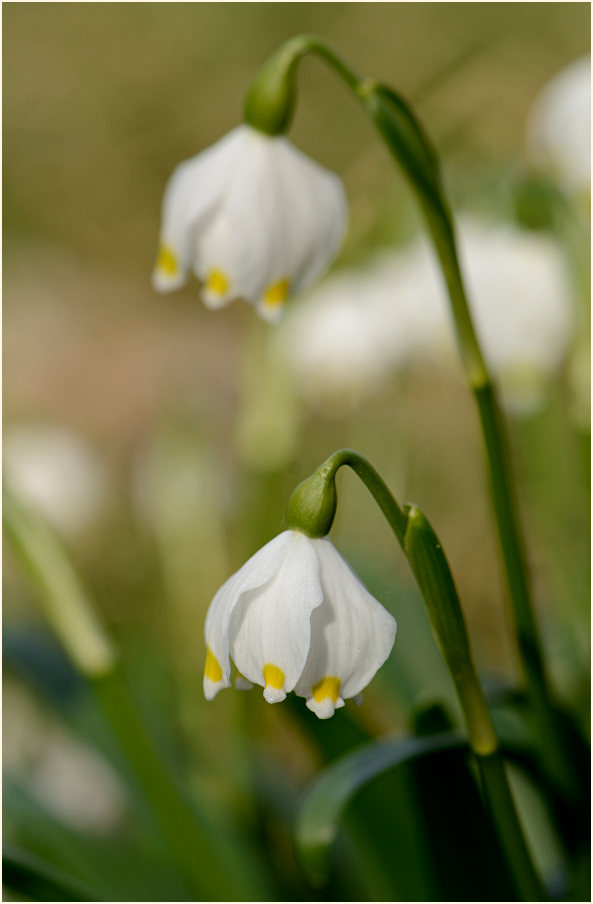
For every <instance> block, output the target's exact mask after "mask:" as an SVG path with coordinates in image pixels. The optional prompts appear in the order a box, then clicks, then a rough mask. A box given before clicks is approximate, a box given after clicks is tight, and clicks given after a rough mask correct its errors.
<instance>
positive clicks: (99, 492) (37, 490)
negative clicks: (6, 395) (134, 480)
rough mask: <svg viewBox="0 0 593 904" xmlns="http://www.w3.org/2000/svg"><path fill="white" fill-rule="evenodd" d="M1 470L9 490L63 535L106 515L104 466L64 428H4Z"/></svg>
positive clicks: (85, 444) (38, 425) (109, 489)
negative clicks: (27, 503) (21, 498)
mask: <svg viewBox="0 0 593 904" xmlns="http://www.w3.org/2000/svg"><path fill="white" fill-rule="evenodd" d="M3 467H4V471H5V474H6V476H7V478H8V480H9V482H10V483H11V484H12V485H13V486H14V487H15V489H16V490H18V491H19V492H20V493H21V494H22V495H23V497H24V498H25V499H26V500H27V501H28V502H29V503H31V504H32V505H34V506H35V508H37V509H39V511H40V512H41V513H42V514H43V515H44V516H45V517H46V518H47V519H48V521H50V522H51V523H52V524H53V526H54V527H56V528H57V529H58V530H59V531H61V532H62V533H64V534H65V535H67V536H68V537H71V538H74V537H76V536H77V535H79V534H81V533H84V532H85V531H86V530H88V529H89V528H91V527H92V526H93V525H94V524H96V523H97V522H98V521H100V519H101V517H103V516H104V515H105V513H106V509H107V507H108V505H107V504H108V502H109V501H110V499H111V494H112V492H113V490H112V487H111V485H110V479H109V474H108V470H107V467H106V465H105V462H104V461H103V460H102V458H101V456H100V454H99V453H98V452H97V451H96V450H95V449H94V448H93V447H92V446H91V445H90V444H89V443H88V442H87V441H86V440H85V439H84V438H83V437H82V436H80V435H78V434H77V433H75V432H73V431H71V430H69V429H66V428H65V427H61V426H58V425H57V424H50V423H45V422H42V421H40V422H30V423H18V424H11V425H9V426H7V427H6V429H5V431H4V465H3Z"/></svg>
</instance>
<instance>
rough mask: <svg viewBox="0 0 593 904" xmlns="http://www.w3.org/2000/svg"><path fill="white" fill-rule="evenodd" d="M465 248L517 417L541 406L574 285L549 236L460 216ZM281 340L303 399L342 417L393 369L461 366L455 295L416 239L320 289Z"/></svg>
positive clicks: (484, 332) (486, 334)
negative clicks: (451, 300)
mask: <svg viewBox="0 0 593 904" xmlns="http://www.w3.org/2000/svg"><path fill="white" fill-rule="evenodd" d="M458 227H459V228H458V238H459V251H460V258H461V263H462V270H463V273H464V277H465V279H466V282H467V287H468V294H469V298H470V305H471V311H472V316H473V318H474V322H475V327H476V331H477V333H478V336H479V338H480V342H481V343H482V347H483V349H484V354H485V357H486V359H487V361H488V364H489V366H490V368H491V370H492V372H493V374H494V375H495V377H496V378H497V380H498V381H500V384H501V387H502V395H503V403H504V404H505V406H506V407H507V409H508V410H509V411H511V412H512V413H513V414H515V415H517V416H521V415H527V414H529V413H531V412H533V411H535V410H537V409H538V407H541V405H542V404H543V403H544V401H545V398H546V389H547V388H548V386H549V385H550V383H551V381H552V380H553V378H554V376H555V374H556V373H557V372H558V371H559V370H560V368H561V367H562V365H563V364H564V362H565V361H566V359H567V356H568V353H569V351H570V348H571V343H572V341H573V337H574V331H575V320H576V318H575V311H574V298H573V294H574V293H573V288H572V286H571V281H570V278H569V274H568V272H567V267H566V263H565V261H564V259H563V255H562V250H561V248H560V247H559V245H558V243H557V242H556V241H555V240H554V238H553V237H552V236H551V235H546V234H543V233H536V232H532V231H527V230H524V229H519V228H518V227H516V226H514V225H511V224H509V223H490V222H486V221H480V220H477V219H472V218H466V217H462V218H461V219H460V221H459V224H458ZM276 341H277V342H278V343H281V347H282V348H283V350H284V355H285V358H286V361H287V362H288V364H289V366H290V367H291V368H292V370H293V372H294V374H295V376H296V377H297V381H298V388H299V391H300V392H301V393H302V395H303V396H304V398H305V399H306V401H307V402H308V403H309V404H311V405H312V406H313V407H315V408H318V409H321V410H322V411H323V412H324V413H334V414H335V413H338V414H343V413H345V412H348V411H349V410H350V409H351V408H352V407H354V406H355V405H357V404H360V403H361V402H362V401H363V400H364V399H365V398H366V397H368V396H370V395H372V393H373V392H375V391H376V390H377V389H378V388H379V387H380V386H381V385H383V384H384V383H386V382H387V381H388V380H389V378H390V377H391V376H392V375H393V374H397V373H400V372H402V371H407V370H410V369H412V368H417V367H427V366H431V367H437V368H439V369H441V370H443V369H444V370H447V369H448V368H449V366H450V364H451V363H453V364H454V366H457V365H456V364H455V362H456V361H457V358H458V356H457V354H456V348H455V337H454V330H453V324H452V318H451V314H450V306H449V302H448V299H447V293H446V289H445V285H444V281H443V279H442V276H441V273H440V271H439V266H438V263H437V260H436V257H435V254H434V251H433V250H432V248H431V247H430V245H429V244H428V242H427V241H426V240H425V239H423V238H421V237H419V238H418V239H416V240H415V241H413V242H412V243H410V244H409V245H408V246H406V247H404V248H402V249H400V250H397V251H385V252H380V253H379V254H376V255H375V256H374V257H373V258H372V259H371V260H370V261H369V262H368V263H367V266H366V267H365V268H364V269H360V270H358V271H343V272H342V273H338V274H336V275H334V276H332V277H330V278H329V279H327V280H326V281H325V282H323V283H322V284H321V285H320V286H319V287H316V288H315V289H314V290H313V291H312V292H311V293H310V294H309V295H308V297H307V298H305V299H304V300H303V302H302V304H300V305H299V306H298V307H296V308H295V309H294V310H293V311H292V312H290V314H289V316H287V318H286V321H285V323H283V324H282V326H281V328H280V331H279V334H278V336H277V337H276Z"/></svg>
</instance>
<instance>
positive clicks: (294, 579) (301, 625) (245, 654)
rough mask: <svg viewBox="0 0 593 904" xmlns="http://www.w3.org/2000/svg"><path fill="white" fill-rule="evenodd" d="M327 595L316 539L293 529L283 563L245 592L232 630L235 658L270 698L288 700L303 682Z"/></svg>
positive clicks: (231, 650)
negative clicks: (314, 622) (314, 623)
mask: <svg viewBox="0 0 593 904" xmlns="http://www.w3.org/2000/svg"><path fill="white" fill-rule="evenodd" d="M322 600H323V591H322V588H321V582H320V569H319V559H318V556H317V555H316V552H315V550H314V548H313V545H312V541H311V540H310V539H309V538H308V537H305V536H304V535H302V534H299V533H297V532H294V531H293V532H291V540H290V543H289V545H288V546H287V547H286V549H285V551H284V556H283V561H282V566H281V568H279V569H278V570H277V572H276V574H275V576H274V577H273V578H272V580H270V581H269V582H268V583H266V584H265V585H263V586H260V587H258V588H256V589H254V590H252V591H250V592H247V593H243V594H242V596H241V600H240V602H239V604H238V605H237V606H236V607H235V608H234V611H233V615H232V618H231V623H230V629H229V639H230V652H231V656H232V658H233V661H234V662H235V664H236V666H237V668H238V669H239V671H240V672H241V674H242V675H244V676H245V677H246V678H247V679H248V680H249V681H251V682H253V683H254V684H260V685H263V686H264V687H265V691H264V696H265V698H266V700H268V702H270V703H272V702H274V703H275V702H278V701H280V700H283V699H284V697H285V696H286V694H287V693H288V692H289V691H291V690H292V689H293V688H294V686H295V684H296V683H297V681H298V679H299V677H300V675H301V672H302V670H303V667H304V665H305V662H306V660H307V655H308V653H309V645H310V639H311V612H312V611H313V610H314V609H315V608H316V607H317V606H320V605H321V602H322Z"/></svg>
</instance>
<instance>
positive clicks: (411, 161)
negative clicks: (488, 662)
mask: <svg viewBox="0 0 593 904" xmlns="http://www.w3.org/2000/svg"><path fill="white" fill-rule="evenodd" d="M306 54H314V55H315V56H317V57H319V58H320V59H322V60H324V61H325V62H326V63H327V64H328V65H329V66H330V67H331V69H332V70H333V71H334V72H336V73H337V75H338V76H339V77H340V78H341V79H342V81H343V82H344V83H345V84H346V86H347V88H348V89H349V90H350V91H351V92H352V93H353V94H354V95H355V96H356V97H357V98H358V100H359V101H360V102H361V103H362V105H363V107H364V108H365V110H366V112H367V113H368V115H369V116H370V117H371V119H372V120H373V123H374V124H375V126H376V127H377V129H378V131H379V133H380V135H381V137H382V138H383V140H384V142H385V144H386V145H387V148H388V150H389V152H390V153H391V155H392V156H393V157H394V158H395V159H396V161H397V162H398V164H399V165H400V166H401V167H402V169H403V172H404V174H405V175H406V177H407V179H408V181H409V183H410V185H411V187H412V189H413V190H414V193H415V195H416V197H417V199H418V201H419V203H420V206H421V208H422V211H423V213H424V216H425V221H426V225H427V228H428V232H429V234H430V237H431V239H432V243H433V245H434V249H435V252H436V254H437V257H438V260H439V263H440V266H441V270H442V273H443V277H444V281H445V284H446V287H447V290H448V294H449V300H450V304H451V311H452V314H453V319H454V324H455V329H456V333H457V339H458V345H459V349H460V354H461V359H462V362H463V366H464V370H465V373H466V377H467V381H468V384H469V386H470V388H471V390H472V393H473V395H474V397H475V400H476V404H477V408H478V413H479V417H480V423H481V427H482V434H483V437H484V442H485V446H486V453H487V459H488V465H489V474H490V484H491V491H492V499H493V504H494V511H495V516H496V523H497V527H498V534H499V538H500V545H501V549H502V555H503V560H504V564H505V571H506V577H507V584H508V588H509V593H510V598H511V602H512V614H513V618H514V622H515V629H516V637H517V643H518V647H519V653H520V657H521V662H522V667H523V671H524V674H525V679H526V685H527V693H528V695H529V697H530V699H531V702H532V706H533V712H534V715H535V719H536V724H537V726H538V731H539V735H540V739H541V754H542V757H543V760H544V762H545V764H546V767H547V771H548V773H549V775H550V776H551V777H553V779H554V781H555V783H556V785H557V786H558V787H559V788H561V789H563V791H564V793H565V794H566V796H567V797H569V798H572V799H574V798H575V794H578V789H577V788H576V787H575V782H574V776H573V775H572V772H571V770H570V767H569V766H568V764H567V760H566V757H565V751H564V747H563V741H562V732H561V731H560V729H559V726H558V719H557V715H556V712H555V709H554V705H553V702H552V699H551V694H550V690H549V681H548V677H547V675H546V669H545V663H544V657H543V652H542V643H541V638H540V633H539V630H538V625H537V622H536V618H535V612H534V605H533V600H532V597H531V590H530V586H529V581H528V576H527V565H526V556H525V550H524V545H523V538H522V534H521V530H520V527H519V517H518V511H517V502H516V498H515V492H514V486H513V480H512V476H511V467H510V458H509V454H508V448H507V438H506V428H505V424H504V419H503V415H502V412H501V409H500V406H499V404H498V401H497V397H496V393H495V390H494V386H493V381H492V378H491V376H490V373H489V371H488V368H487V365H486V362H485V360H484V356H483V354H482V350H481V348H480V344H479V342H478V339H477V336H476V332H475V329H474V325H473V321H472V317H471V313H470V309H469V304H468V300H467V295H466V292H465V288H464V283H463V277H462V274H461V269H460V265H459V260H458V255H457V248H456V241H455V230H454V225H453V218H452V215H451V211H450V209H449V205H448V203H447V200H446V197H445V193H444V189H443V186H442V181H441V175H440V168H439V162H438V158H437V156H436V154H435V152H434V149H433V148H432V145H431V143H430V141H429V140H428V138H427V136H426V135H425V133H424V131H423V129H422V127H421V126H420V124H419V122H418V121H417V119H416V117H415V116H414V114H413V112H412V111H411V109H410V107H409V106H408V104H407V103H406V102H405V101H404V99H403V98H402V97H400V96H399V95H398V94H396V93H395V92H394V91H392V90H391V89H390V88H388V87H386V86H384V85H381V84H380V83H378V82H376V81H375V80H373V79H368V78H362V77H361V76H359V75H358V74H357V73H356V72H355V71H354V70H353V69H352V68H351V67H350V66H348V65H347V64H346V63H345V62H344V61H343V60H342V59H341V57H340V56H339V55H338V54H337V53H336V52H335V51H334V50H333V49H332V48H331V47H329V46H328V45H327V44H326V43H325V42H324V41H323V40H321V39H320V38H318V37H316V36H311V35H300V36H297V37H295V38H292V39H290V40H289V41H287V42H286V43H285V44H284V45H283V46H282V47H281V48H280V49H279V50H278V51H277V52H276V54H274V55H273V56H272V57H271V58H270V59H269V60H268V62H267V63H265V64H264V66H263V67H262V68H261V70H260V72H259V73H258V74H257V75H256V77H255V78H254V80H253V82H252V84H251V86H250V89H249V91H248V94H247V100H246V106H245V115H246V120H247V122H248V123H249V124H250V125H252V126H253V127H254V128H257V129H260V130H262V131H264V132H267V133H269V134H280V133H282V132H284V131H286V129H287V128H288V126H289V124H290V121H291V118H292V114H293V111H294V107H295V103H296V69H297V65H298V63H299V61H300V59H301V58H302V57H303V56H305V55H306Z"/></svg>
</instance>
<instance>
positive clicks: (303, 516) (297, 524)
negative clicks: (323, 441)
mask: <svg viewBox="0 0 593 904" xmlns="http://www.w3.org/2000/svg"><path fill="white" fill-rule="evenodd" d="M337 504H338V497H337V493H336V468H335V465H333V464H328V462H325V463H324V464H323V465H322V466H321V467H320V468H318V469H317V470H316V471H315V472H314V473H313V474H311V476H310V477H307V478H306V480H303V481H302V483H299V485H298V487H297V488H296V490H295V491H294V492H293V494H292V496H291V497H290V499H289V500H288V507H287V509H286V524H287V526H288V527H289V528H290V529H291V530H298V531H300V532H301V533H302V534H306V536H307V537H325V536H326V534H328V533H329V531H330V528H331V526H332V524H333V520H334V518H335V515H336V506H337Z"/></svg>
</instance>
